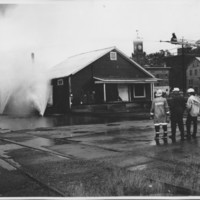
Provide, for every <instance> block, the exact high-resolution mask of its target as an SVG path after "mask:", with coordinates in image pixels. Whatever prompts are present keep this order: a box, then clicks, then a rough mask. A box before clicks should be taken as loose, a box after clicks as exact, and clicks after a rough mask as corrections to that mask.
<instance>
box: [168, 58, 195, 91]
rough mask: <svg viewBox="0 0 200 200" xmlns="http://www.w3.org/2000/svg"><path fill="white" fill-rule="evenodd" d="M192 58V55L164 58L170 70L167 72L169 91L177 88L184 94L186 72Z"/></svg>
mask: <svg viewBox="0 0 200 200" xmlns="http://www.w3.org/2000/svg"><path fill="white" fill-rule="evenodd" d="M193 57H194V56H192V55H177V56H168V57H166V58H165V61H166V66H167V67H170V68H171V69H170V71H169V87H170V88H171V89H173V88H174V87H178V88H180V89H181V90H182V91H183V92H186V89H187V86H186V82H187V77H186V70H187V67H188V64H189V63H190V62H191V61H192V59H193Z"/></svg>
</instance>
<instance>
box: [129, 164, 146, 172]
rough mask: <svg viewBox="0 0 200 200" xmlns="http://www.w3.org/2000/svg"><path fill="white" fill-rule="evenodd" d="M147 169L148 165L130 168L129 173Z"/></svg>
mask: <svg viewBox="0 0 200 200" xmlns="http://www.w3.org/2000/svg"><path fill="white" fill-rule="evenodd" d="M146 168H147V165H146V164H143V165H137V166H133V167H129V168H128V170H129V171H137V170H144V169H146Z"/></svg>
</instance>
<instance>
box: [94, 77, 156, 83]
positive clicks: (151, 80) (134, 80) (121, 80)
mask: <svg viewBox="0 0 200 200" xmlns="http://www.w3.org/2000/svg"><path fill="white" fill-rule="evenodd" d="M94 79H95V83H96V84H98V83H154V82H157V81H158V79H156V78H117V77H116V78H115V77H111V78H108V77H94Z"/></svg>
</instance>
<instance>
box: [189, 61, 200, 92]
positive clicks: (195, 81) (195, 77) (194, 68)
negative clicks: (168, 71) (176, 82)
mask: <svg viewBox="0 0 200 200" xmlns="http://www.w3.org/2000/svg"><path fill="white" fill-rule="evenodd" d="M186 74H187V88H190V87H191V88H194V89H195V91H196V92H197V93H198V94H200V57H195V58H193V59H192V61H191V62H190V64H189V65H188V67H187V72H186Z"/></svg>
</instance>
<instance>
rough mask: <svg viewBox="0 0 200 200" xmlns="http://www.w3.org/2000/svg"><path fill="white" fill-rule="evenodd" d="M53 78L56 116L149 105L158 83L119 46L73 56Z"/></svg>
mask: <svg viewBox="0 0 200 200" xmlns="http://www.w3.org/2000/svg"><path fill="white" fill-rule="evenodd" d="M51 78H52V86H53V87H52V88H53V89H52V90H53V91H52V95H53V98H52V99H53V105H52V106H53V111H54V112H56V113H63V112H64V113H65V112H68V111H78V110H79V111H83V110H84V111H85V112H87V111H94V110H98V108H102V109H105V110H109V108H111V107H112V108H113V107H115V108H116V109H117V107H118V105H119V108H120V107H123V109H126V108H131V107H136V106H137V105H141V103H142V104H148V103H149V102H151V100H152V98H153V87H154V82H156V78H155V77H154V76H153V75H152V74H151V73H149V72H148V71H147V70H145V69H144V68H143V67H141V66H140V65H139V64H137V63H136V62H135V61H133V60H131V59H130V58H128V57H127V56H126V55H125V54H124V53H122V52H121V51H120V50H118V49H117V48H116V47H110V48H105V49H100V50H96V51H92V52H87V53H83V54H79V55H76V56H72V57H69V58H68V59H67V60H65V61H64V62H62V63H60V64H58V65H57V66H55V67H54V68H53V69H52V71H51ZM119 110H120V109H119Z"/></svg>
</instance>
